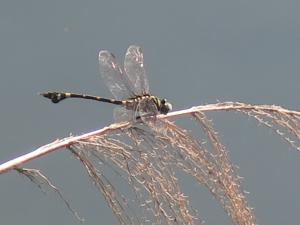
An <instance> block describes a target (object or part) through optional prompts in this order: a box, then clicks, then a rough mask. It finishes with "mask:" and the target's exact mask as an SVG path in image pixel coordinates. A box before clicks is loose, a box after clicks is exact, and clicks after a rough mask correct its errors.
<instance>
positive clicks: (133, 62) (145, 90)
mask: <svg viewBox="0 0 300 225" xmlns="http://www.w3.org/2000/svg"><path fill="white" fill-rule="evenodd" d="M124 70H125V72H126V75H127V77H128V79H129V80H130V83H131V85H132V86H133V88H134V89H133V91H134V94H135V95H143V94H149V84H148V79H147V76H146V72H145V68H144V56H143V52H142V49H141V47H139V46H135V45H131V46H129V48H128V49H127V51H126V55H125V60H124Z"/></svg>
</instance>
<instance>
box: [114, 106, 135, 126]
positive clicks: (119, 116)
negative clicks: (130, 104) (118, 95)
mask: <svg viewBox="0 0 300 225" xmlns="http://www.w3.org/2000/svg"><path fill="white" fill-rule="evenodd" d="M114 119H115V122H117V123H119V122H125V121H130V120H132V119H133V111H132V110H127V109H126V108H124V107H116V108H115V109H114Z"/></svg>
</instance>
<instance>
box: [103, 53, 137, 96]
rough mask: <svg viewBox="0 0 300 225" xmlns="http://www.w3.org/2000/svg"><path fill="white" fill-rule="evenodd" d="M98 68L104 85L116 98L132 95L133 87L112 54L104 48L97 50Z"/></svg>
mask: <svg viewBox="0 0 300 225" xmlns="http://www.w3.org/2000/svg"><path fill="white" fill-rule="evenodd" d="M99 70H100V73H101V76H102V78H103V80H104V82H105V84H106V86H107V87H108V89H109V90H110V92H111V93H112V94H113V96H114V97H115V98H116V99H119V100H122V99H126V98H129V97H133V96H134V93H133V87H132V86H131V84H130V81H129V80H128V78H127V76H125V74H124V73H123V71H122V69H121V67H120V65H119V64H118V62H117V60H116V58H115V56H114V55H113V54H111V53H110V52H108V51H106V50H102V51H100V52H99Z"/></svg>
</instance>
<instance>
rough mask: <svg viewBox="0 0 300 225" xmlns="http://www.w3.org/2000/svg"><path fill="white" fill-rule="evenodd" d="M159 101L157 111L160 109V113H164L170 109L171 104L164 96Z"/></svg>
mask: <svg viewBox="0 0 300 225" xmlns="http://www.w3.org/2000/svg"><path fill="white" fill-rule="evenodd" d="M160 103H161V105H160V110H159V111H160V113H161V114H165V115H166V114H167V113H168V112H169V111H171V110H172V104H171V103H169V102H168V101H167V99H165V98H163V99H161V100H160Z"/></svg>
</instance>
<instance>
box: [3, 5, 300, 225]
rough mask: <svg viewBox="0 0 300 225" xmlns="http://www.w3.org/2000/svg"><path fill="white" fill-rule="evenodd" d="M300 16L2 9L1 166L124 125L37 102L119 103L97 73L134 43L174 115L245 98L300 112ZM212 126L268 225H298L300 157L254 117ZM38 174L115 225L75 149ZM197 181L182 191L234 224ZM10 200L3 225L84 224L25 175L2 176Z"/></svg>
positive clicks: (104, 115) (228, 9)
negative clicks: (53, 93)
mask: <svg viewBox="0 0 300 225" xmlns="http://www.w3.org/2000/svg"><path fill="white" fill-rule="evenodd" d="M299 9H300V2H299V1H296V0H286V1H279V0H251V1H248V0H240V1H234V0H227V1H224V0H202V1H131V0H130V1H101V0H97V1H96V0H90V1H71V0H63V1H61V0H60V1H58V0H57V1H37V0H36V1H33V0H29V1H15V0H11V1H5V0H4V1H1V2H0V105H1V108H0V115H1V116H0V161H1V162H5V161H6V160H9V159H11V158H13V157H16V156H18V155H21V154H23V153H26V152H29V151H31V150H34V149H36V148H37V147H39V146H41V145H43V144H46V143H49V142H51V141H53V140H55V139H56V138H62V137H65V136H68V135H69V134H70V133H73V134H81V133H83V132H87V131H92V130H95V129H98V128H101V127H103V126H105V125H108V124H110V123H111V122H112V121H113V119H112V111H113V106H110V105H104V104H97V103H91V102H83V101H67V102H64V103H63V104H58V105H53V104H50V103H49V102H48V101H46V100H45V99H43V98H41V97H40V96H38V95H37V92H39V91H45V90H65V91H74V92H85V93H91V94H98V95H102V96H111V95H110V93H109V92H108V90H107V89H106V88H105V86H104V85H103V83H102V81H101V79H100V76H99V74H98V64H97V55H98V51H99V50H100V49H108V50H110V51H111V52H113V53H114V54H115V55H116V56H118V57H119V58H121V59H122V57H123V55H124V51H125V50H126V48H127V47H128V46H129V45H130V44H138V45H141V46H142V47H143V49H144V53H145V63H146V69H147V74H148V78H149V81H150V86H151V89H152V92H153V93H155V94H157V95H160V96H165V97H166V98H168V99H169V100H170V101H171V102H172V103H173V106H174V108H175V109H183V108H187V107H191V106H194V105H200V104H206V103H215V102H217V101H241V102H247V103H252V104H276V105H281V106H283V107H287V108H290V109H295V110H299V109H300V107H299V102H300V98H299V80H300V75H299V70H300V63H299V56H300V45H299V41H300V13H299ZM213 118H214V119H215V121H214V124H215V126H216V128H217V129H218V130H219V134H220V137H221V139H222V141H223V143H224V144H225V145H226V146H227V148H228V150H229V152H230V155H231V158H232V161H233V162H234V163H235V164H236V165H239V167H240V169H239V172H240V175H241V176H243V177H245V180H244V182H243V185H244V187H245V189H246V190H247V191H249V192H250V194H249V195H248V200H249V204H250V205H251V206H252V207H254V210H255V215H256V217H257V219H258V223H259V224H262V225H271V224H272V225H276V224H278V225H282V224H289V225H295V224H299V211H300V195H299V189H300V181H299V171H300V155H299V152H296V150H294V149H292V148H291V147H289V146H288V145H287V144H285V143H284V141H282V140H281V139H280V138H278V137H277V136H276V135H274V134H273V133H272V132H271V131H269V130H267V129H265V128H263V127H262V126H258V125H257V123H256V122H255V121H253V120H252V119H248V118H247V117H244V116H240V115H239V114H236V113H224V112H222V113H216V114H213ZM187 128H188V127H187ZM27 166H28V167H34V168H39V169H41V170H42V171H43V172H44V173H45V174H46V175H47V176H49V177H50V178H51V180H52V181H53V182H54V183H55V184H56V185H57V186H59V187H60V188H61V189H62V190H63V192H64V194H65V197H66V198H68V199H71V200H72V205H73V206H74V207H75V208H76V209H77V210H78V211H79V212H80V214H81V215H83V216H84V217H85V218H86V220H87V221H86V224H87V225H89V224H116V220H115V219H114V217H113V216H112V214H111V212H110V209H108V207H107V205H106V203H105V202H104V200H103V199H102V197H101V196H99V194H98V193H97V192H96V191H95V188H94V187H93V186H92V185H91V184H90V182H89V181H88V179H87V176H86V174H85V172H84V171H83V170H82V168H81V165H80V164H79V163H78V162H77V161H75V160H73V158H72V157H71V156H70V154H69V153H68V152H65V151H60V152H57V153H54V154H50V155H48V156H46V157H43V158H40V159H38V160H36V161H34V162H32V163H30V164H29V165H27ZM188 181H189V182H184V185H183V190H184V191H185V192H186V193H187V194H188V195H189V196H192V197H191V198H190V201H191V202H192V204H193V206H194V207H196V208H197V209H198V210H199V212H200V215H201V216H202V218H203V219H204V220H205V221H206V223H207V224H231V222H230V220H229V219H228V217H227V216H226V215H225V213H224V212H223V211H222V209H221V208H220V207H219V206H218V204H217V203H216V202H215V200H214V199H213V198H212V197H211V196H210V195H209V194H208V192H207V191H206V190H205V189H204V188H202V187H199V186H197V185H196V183H194V181H192V180H191V179H189V180H188ZM0 199H1V200H0V225H26V224H28V225H29V224H30V225H40V224H47V225H51V224H65V225H67V224H77V222H76V221H75V220H74V218H73V217H72V216H71V214H70V213H69V212H68V211H67V210H66V208H65V206H64V204H63V203H62V202H61V201H59V200H58V199H57V197H56V195H55V194H53V193H51V192H50V193H49V194H47V195H44V194H43V193H41V192H40V191H39V190H38V189H37V188H36V187H35V186H34V185H32V184H31V183H30V182H28V181H27V180H26V179H24V178H22V177H21V176H19V175H17V174H16V173H14V172H10V173H7V174H4V175H1V176H0Z"/></svg>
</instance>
